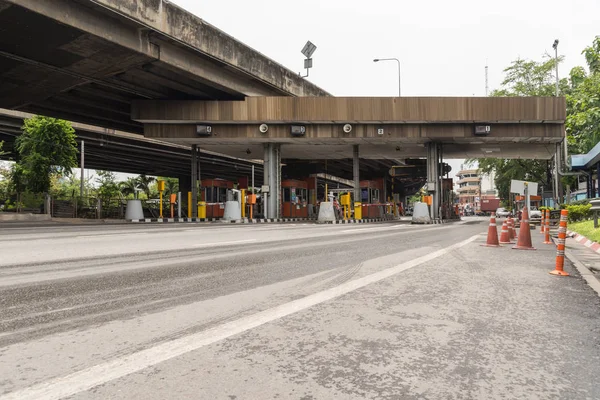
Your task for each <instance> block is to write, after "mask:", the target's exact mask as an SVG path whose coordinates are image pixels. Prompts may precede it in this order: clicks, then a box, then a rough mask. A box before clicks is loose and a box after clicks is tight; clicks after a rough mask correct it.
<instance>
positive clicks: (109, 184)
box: [96, 171, 121, 203]
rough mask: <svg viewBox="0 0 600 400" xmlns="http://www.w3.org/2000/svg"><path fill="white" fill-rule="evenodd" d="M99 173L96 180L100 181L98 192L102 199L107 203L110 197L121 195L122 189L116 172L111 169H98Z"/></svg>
mask: <svg viewBox="0 0 600 400" xmlns="http://www.w3.org/2000/svg"><path fill="white" fill-rule="evenodd" d="M97 174H98V177H97V178H96V182H97V183H98V189H97V190H96V192H97V194H98V197H99V198H100V200H101V201H102V202H103V203H106V202H108V201H109V200H110V199H113V198H115V197H119V195H120V194H121V191H120V190H119V184H118V183H117V179H116V176H115V174H114V173H113V172H110V171H97Z"/></svg>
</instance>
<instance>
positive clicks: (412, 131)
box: [144, 123, 564, 156]
mask: <svg viewBox="0 0 600 400" xmlns="http://www.w3.org/2000/svg"><path fill="white" fill-rule="evenodd" d="M258 127H259V124H256V123H250V124H237V125H229V124H228V125H213V127H212V128H213V137H211V138H208V139H207V138H203V139H202V138H199V137H198V134H197V133H196V125H195V124H167V123H163V124H153V123H146V124H145V125H144V135H145V136H146V137H149V138H156V139H161V140H165V141H173V142H181V143H186V142H187V141H189V140H197V141H200V140H203V141H205V142H208V143H212V144H227V143H230V144H231V143H242V142H243V143H265V142H269V141H277V142H280V143H295V144H309V143H313V142H318V143H326V142H329V143H337V144H361V143H365V142H366V143H372V144H377V143H379V144H385V143H395V144H398V145H400V147H401V148H400V150H402V149H403V148H402V144H403V143H413V144H414V143H421V144H423V143H425V142H427V141H429V140H432V139H439V140H446V141H452V140H455V139H461V140H470V141H475V142H479V143H482V147H485V145H484V144H483V143H485V142H493V141H496V140H504V141H507V142H510V141H526V140H529V139H531V138H537V139H539V141H540V142H547V143H554V142H557V141H561V140H562V138H563V129H564V128H563V126H562V125H560V124H518V123H516V124H497V125H494V126H493V130H492V132H491V133H490V135H489V136H487V137H484V138H476V137H475V136H474V135H473V124H404V123H400V124H387V125H385V128H384V129H385V134H384V135H379V134H378V129H379V128H380V127H381V125H379V124H372V123H370V124H357V125H355V126H354V127H353V129H352V132H351V133H350V134H345V133H344V132H343V130H342V126H341V125H334V124H310V125H308V124H307V125H306V133H305V135H304V136H302V137H293V136H292V135H291V133H290V126H289V125H287V124H286V125H282V124H277V125H269V130H268V132H267V133H261V132H260V131H259V129H258ZM402 154H403V153H402V151H399V152H397V155H398V156H401V155H402Z"/></svg>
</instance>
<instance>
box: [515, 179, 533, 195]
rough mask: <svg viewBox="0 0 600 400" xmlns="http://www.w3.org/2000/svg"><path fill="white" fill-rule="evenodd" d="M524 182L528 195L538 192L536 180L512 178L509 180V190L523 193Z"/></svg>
mask: <svg viewBox="0 0 600 400" xmlns="http://www.w3.org/2000/svg"><path fill="white" fill-rule="evenodd" d="M525 184H527V187H528V189H527V191H528V192H529V194H530V195H536V194H537V192H538V184H537V182H527V181H518V180H515V179H513V180H512V181H510V192H511V193H518V194H520V195H524V194H525Z"/></svg>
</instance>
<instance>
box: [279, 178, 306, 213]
mask: <svg viewBox="0 0 600 400" xmlns="http://www.w3.org/2000/svg"><path fill="white" fill-rule="evenodd" d="M281 191H282V195H283V196H282V200H283V201H282V207H281V215H282V217H283V218H308V207H307V203H308V183H307V182H306V181H299V180H296V179H287V180H284V181H281Z"/></svg>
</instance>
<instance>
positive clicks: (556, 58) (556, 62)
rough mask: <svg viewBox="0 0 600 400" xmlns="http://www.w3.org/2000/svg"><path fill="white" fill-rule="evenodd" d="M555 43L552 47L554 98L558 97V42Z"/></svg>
mask: <svg viewBox="0 0 600 400" xmlns="http://www.w3.org/2000/svg"><path fill="white" fill-rule="evenodd" d="M555 43H556V46H554V64H555V67H556V97H558V40H557V41H556V42H555Z"/></svg>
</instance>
